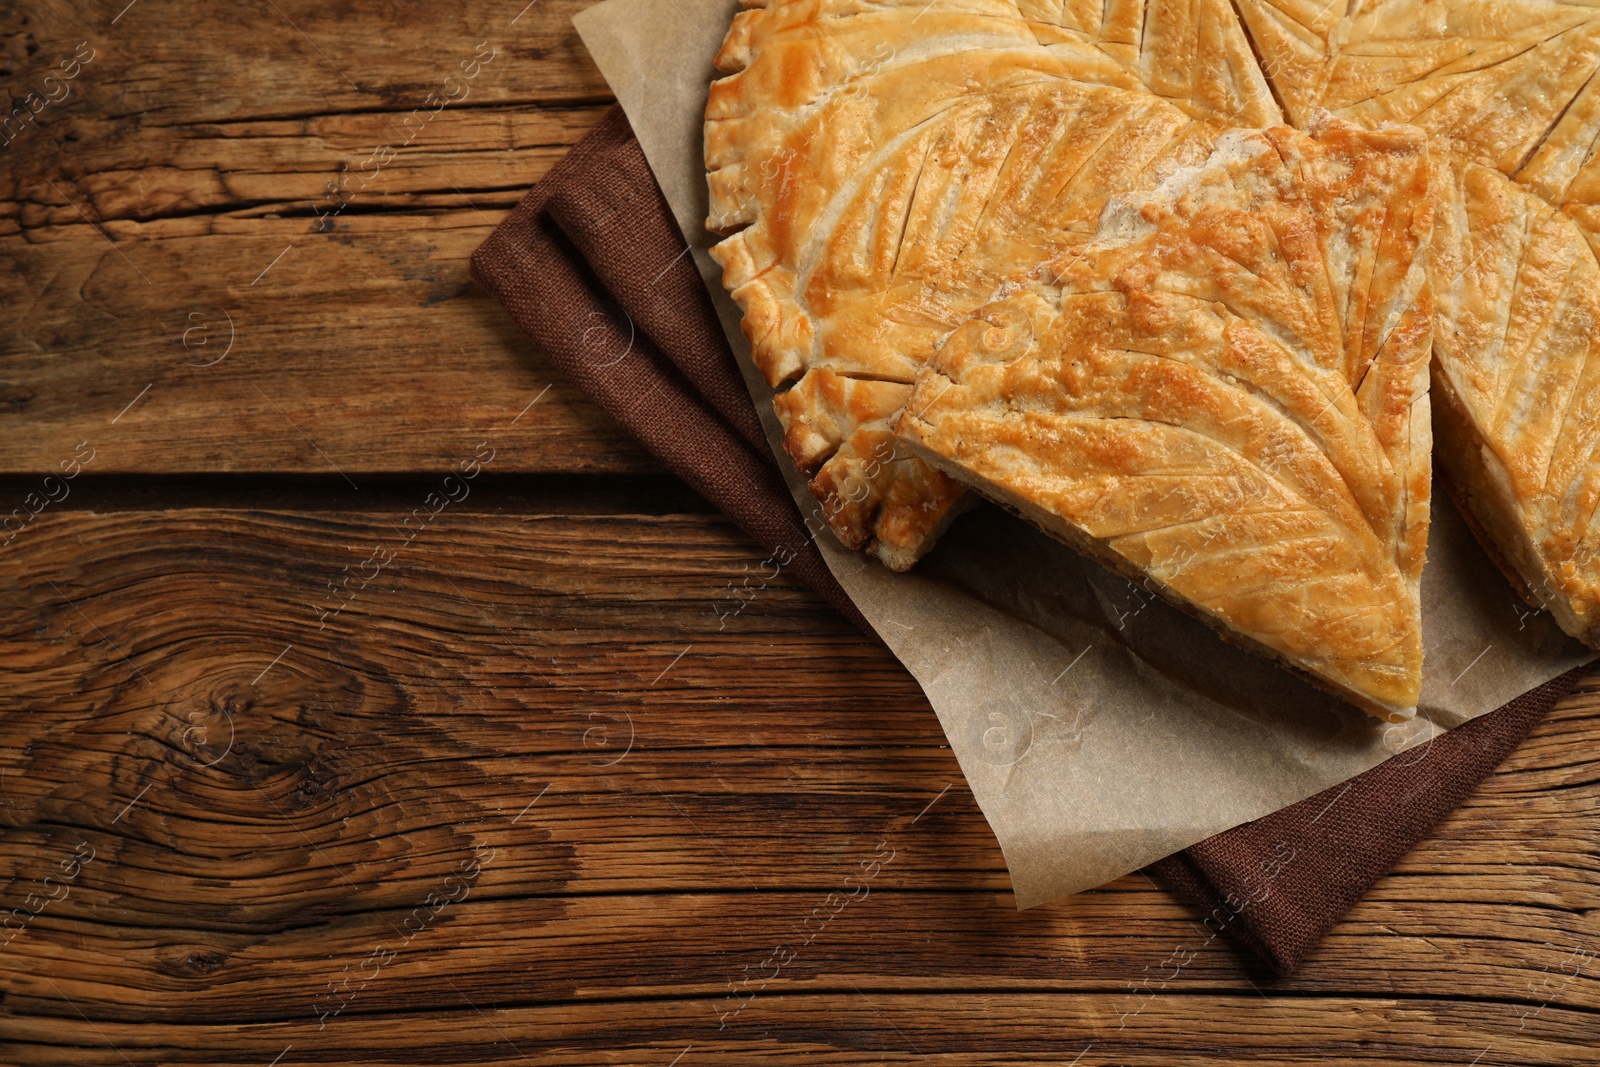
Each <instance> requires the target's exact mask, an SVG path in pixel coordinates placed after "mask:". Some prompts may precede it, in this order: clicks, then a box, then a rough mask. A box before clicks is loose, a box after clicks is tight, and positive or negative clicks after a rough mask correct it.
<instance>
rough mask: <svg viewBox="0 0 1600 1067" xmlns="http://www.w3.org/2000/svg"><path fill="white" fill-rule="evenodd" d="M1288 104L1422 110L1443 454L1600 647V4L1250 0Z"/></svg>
mask: <svg viewBox="0 0 1600 1067" xmlns="http://www.w3.org/2000/svg"><path fill="white" fill-rule="evenodd" d="M1239 10H1240V12H1241V13H1242V15H1243V22H1244V25H1245V27H1246V30H1247V32H1248V33H1249V34H1250V35H1251V38H1252V40H1253V42H1254V43H1255V45H1256V47H1257V49H1258V50H1259V52H1260V54H1261V56H1262V60H1263V66H1264V69H1265V70H1266V71H1267V72H1268V74H1269V75H1270V78H1271V81H1272V84H1273V87H1274V89H1275V91H1276V93H1277V95H1278V97H1279V98H1280V99H1281V100H1282V101H1283V104H1284V107H1285V108H1286V110H1287V111H1288V113H1289V117H1290V118H1291V119H1293V120H1294V121H1296V122H1304V121H1307V120H1308V119H1309V118H1310V116H1311V115H1312V114H1314V113H1315V112H1316V110H1317V109H1318V108H1326V109H1328V110H1331V111H1332V112H1334V113H1335V114H1338V115H1342V116H1345V117H1347V118H1349V119H1351V120H1352V121H1356V122H1362V123H1366V124H1376V123H1378V122H1382V121H1396V122H1406V123H1412V124H1415V125H1417V126H1420V127H1421V128H1423V129H1424V130H1426V131H1427V132H1428V134H1429V135H1430V137H1431V138H1432V141H1433V147H1434V153H1433V155H1434V159H1435V161H1436V164H1437V166H1438V168H1439V172H1440V173H1439V174H1438V175H1437V176H1436V178H1435V182H1434V185H1435V189H1436V192H1437V195H1438V198H1439V200H1438V208H1437V218H1438V222H1439V227H1438V230H1437V232H1436V235H1435V238H1434V246H1433V252H1432V256H1433V273H1434V291H1435V297H1436V301H1437V306H1438V311H1439V315H1438V321H1437V330H1436V338H1437V340H1436V343H1435V359H1434V365H1433V393H1434V397H1435V401H1434V416H1435V422H1436V425H1437V428H1438V431H1439V449H1438V460H1439V466H1440V467H1441V469H1442V471H1443V473H1444V474H1445V476H1446V485H1447V486H1448V487H1449V488H1450V489H1451V491H1452V494H1453V495H1454V496H1455V497H1456V499H1457V502H1458V503H1459V504H1461V505H1462V511H1463V514H1465V515H1466V516H1467V518H1468V521H1469V522H1470V523H1471V524H1472V525H1473V527H1474V529H1475V531H1476V532H1477V533H1478V534H1479V537H1480V540H1482V541H1483V542H1484V544H1485V547H1486V548H1488V549H1489V551H1490V553H1491V554H1492V555H1493V556H1494V557H1495V558H1496V561H1497V562H1498V563H1499V564H1500V566H1501V568H1502V569H1503V570H1505V572H1506V574H1507V576H1508V577H1509V578H1510V579H1511V581H1512V583H1513V585H1515V586H1516V587H1517V588H1518V590H1519V591H1520V592H1522V594H1523V595H1524V596H1525V597H1527V598H1528V600H1529V601H1530V602H1531V603H1533V604H1535V605H1536V606H1539V607H1543V608H1547V609H1549V610H1550V611H1551V612H1552V613H1553V614H1554V616H1555V618H1556V620H1557V621H1558V622H1559V623H1560V625H1561V627H1562V628H1563V629H1565V630H1566V631H1567V632H1568V633H1570V634H1572V635H1574V636H1576V637H1578V638H1580V639H1581V640H1583V641H1584V642H1585V643H1587V644H1589V645H1591V646H1594V647H1600V528H1597V527H1596V525H1595V523H1594V518H1595V513H1596V507H1597V505H1600V462H1597V458H1600V457H1597V456H1596V454H1595V449H1596V445H1597V443H1600V395H1597V392H1596V385H1600V381H1597V378H1600V268H1597V265H1596V260H1595V250H1596V248H1600V158H1597V156H1596V152H1595V148H1596V144H1597V142H1600V79H1596V77H1595V74H1596V72H1597V70H1600V8H1597V7H1595V6H1592V5H1586V4H1577V3H1551V2H1546V0H1356V2H1354V3H1351V4H1349V5H1346V4H1332V5H1327V4H1324V3H1323V2H1322V0H1239Z"/></svg>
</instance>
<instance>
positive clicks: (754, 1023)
mask: <svg viewBox="0 0 1600 1067" xmlns="http://www.w3.org/2000/svg"><path fill="white" fill-rule="evenodd" d="M422 965H423V964H421V963H418V966H422ZM399 968H400V965H399V961H396V970H397V971H399ZM379 980H383V977H382V976H380V979H379ZM391 980H392V981H395V982H401V981H404V980H405V979H404V974H403V972H400V973H396V974H394V975H393V976H392V979H391ZM451 995H452V998H453V1002H452V1004H451V1005H450V1006H451V1008H452V1009H454V1010H452V1011H450V1012H448V1013H446V1012H430V1013H425V1014H418V1015H412V1016H406V1017H404V1018H403V1019H399V1020H397V1019H395V1018H393V1017H384V1016H374V1017H369V1018H363V1019H359V1020H354V1019H352V1020H348V1021H341V1020H335V1021H332V1022H330V1023H329V1024H328V1026H327V1027H326V1028H325V1029H322V1030H318V1029H317V1028H316V1022H315V1020H313V1021H311V1022H310V1023H301V1024H298V1025H295V1024H277V1025H273V1026H264V1027H247V1026H237V1025H232V1026H205V1027H200V1026H190V1027H176V1026H168V1025H160V1026H147V1025H139V1024H125V1023H114V1022H103V1023H95V1024H92V1025H86V1024H85V1022H84V1021H83V1020H81V1019H79V1018H77V1017H75V1016H73V1015H71V1014H67V1015H64V1016H62V1017H53V1018H44V1019H40V1018H34V1019H28V1020H26V1021H24V1022H20V1023H19V1024H18V1025H17V1026H15V1027H13V1028H12V1030H11V1033H12V1035H14V1040H13V1043H12V1044H11V1045H10V1047H11V1048H13V1049H16V1050H17V1051H19V1052H21V1053H23V1054H25V1055H27V1056H28V1059H29V1062H31V1063H40V1064H123V1063H207V1064H216V1065H234V1064H238V1065H244V1064H262V1063H268V1062H270V1061H271V1060H272V1058H273V1057H274V1056H277V1055H281V1056H283V1059H282V1060H281V1061H280V1062H281V1063H285V1064H293V1063H361V1064H371V1065H400V1064H415V1063H474V1064H493V1065H497V1067H499V1065H504V1067H515V1065H519V1064H520V1065H523V1067H526V1065H527V1064H529V1063H540V1064H557V1065H574V1067H576V1065H621V1064H629V1065H635V1064H649V1065H660V1067H669V1065H672V1064H674V1063H677V1064H683V1065H688V1064H693V1063H705V1062H713V1063H714V1062H717V1061H718V1060H719V1059H721V1060H725V1061H728V1062H739V1063H757V1062H773V1063H787V1062H805V1063H820V1064H829V1065H842V1064H882V1063H896V1064H912V1063H927V1062H931V1063H936V1064H950V1065H967V1067H992V1065H1011V1064H1039V1063H1051V1064H1068V1063H1075V1064H1076V1065H1077V1067H1119V1065H1137V1067H1190V1065H1201V1064H1216V1063H1264V1064H1281V1065H1285V1067H1288V1065H1297V1067H1298V1065H1306V1067H1311V1065H1317V1067H1357V1065H1373V1064H1398V1063H1407V1064H1412V1063H1415V1064H1450V1065H1460V1064H1469V1063H1471V1062H1472V1061H1473V1058H1474V1057H1479V1059H1478V1062H1479V1063H1494V1064H1496V1065H1501V1067H1505V1065H1518V1067H1523V1065H1525V1067H1568V1065H1573V1067H1580V1065H1581V1067H1586V1065H1589V1064H1592V1063H1593V1062H1594V1059H1593V1044H1592V1042H1593V1038H1594V1032H1595V1030H1594V1027H1595V1019H1594V1016H1593V1015H1591V1014H1589V1013H1586V1012H1579V1011H1570V1010H1560V1009H1557V1008H1554V1007H1551V1008H1548V1009H1546V1010H1545V1011H1544V1012H1543V1013H1542V1014H1541V1015H1540V1016H1539V1017H1538V1019H1537V1021H1536V1023H1535V1024H1534V1025H1531V1026H1529V1027H1528V1028H1527V1029H1525V1030H1521V1031H1519V1030H1518V1026H1519V1024H1520V1016H1521V1015H1522V1013H1523V1011H1524V1009H1522V1008H1520V1007H1518V1006H1516V1005H1481V1004H1477V1003H1474V1002H1464V1001H1453V1000H1438V999H1427V1000H1412V999H1400V1000H1397V999H1393V998H1388V997H1381V996H1380V997H1329V998H1317V999H1309V1000H1308V999H1306V998H1302V997H1267V998H1266V999H1263V996H1261V995H1258V994H1256V993H1253V992H1247V993H1242V994H1212V993H1204V994H1199V995H1195V996H1171V997H1163V998H1160V999H1159V1000H1158V1001H1156V1002H1155V1003H1152V1004H1151V1005H1149V1006H1148V1007H1146V1008H1145V1010H1144V1011H1143V1012H1141V1013H1140V1014H1138V1015H1137V1016H1133V1017H1131V1018H1130V1019H1129V1020H1128V1021H1127V1025H1126V1026H1122V1027H1120V1028H1119V1019H1120V1018H1121V1013H1122V1012H1123V1010H1124V1008H1123V1007H1122V1005H1121V1003H1120V1002H1119V998H1117V997H1116V996H1115V995H1114V994H1110V995H1107V994H1075V995H1073V996H1070V997H1063V996H1055V995H1050V994H1045V993H1025V992H1007V993H978V994H973V993H961V992H956V993H946V994H943V995H940V996H939V997H937V998H931V997H929V996H928V995H927V994H926V993H915V992H914V993H900V994H894V993H884V992H871V993H869V992H867V991H864V990H863V991H857V990H851V989H841V990H826V991H820V992H817V993H810V994H799V995H791V996H782V997H771V998H767V999H765V1000H764V1001H761V1002H760V1003H761V1008H760V1014H759V1016H758V1015H756V1014H755V1010H756V1009H755V1008H751V1009H750V1012H751V1013H752V1014H751V1015H750V1018H749V1019H748V1020H743V1019H741V1020H738V1021H737V1022H736V1023H735V1025H733V1026H730V1027H728V1028H727V1029H724V1030H721V1031H719V1030H718V1029H717V1008H718V1005H717V1003H716V1002H710V1001H705V1000H698V999H692V1000H668V1001H645V1002H624V1003H599V1004H589V1003H575V1004H562V1005H554V1006H541V1007H527V1006H520V1005H515V1006H499V1005H497V1004H496V1003H495V1002H492V1001H487V1000H482V999H479V998H477V997H474V996H472V995H471V993H469V992H467V991H466V990H465V989H464V988H461V989H457V990H455V991H454V992H453V993H452V994H451ZM397 1024H398V1025H397ZM108 1045H110V1046H114V1049H113V1048H108V1047H107V1046H108ZM1491 1056H1492V1057H1493V1058H1492V1059H1491V1058H1490V1057H1491ZM534 1057H537V1059H534Z"/></svg>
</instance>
